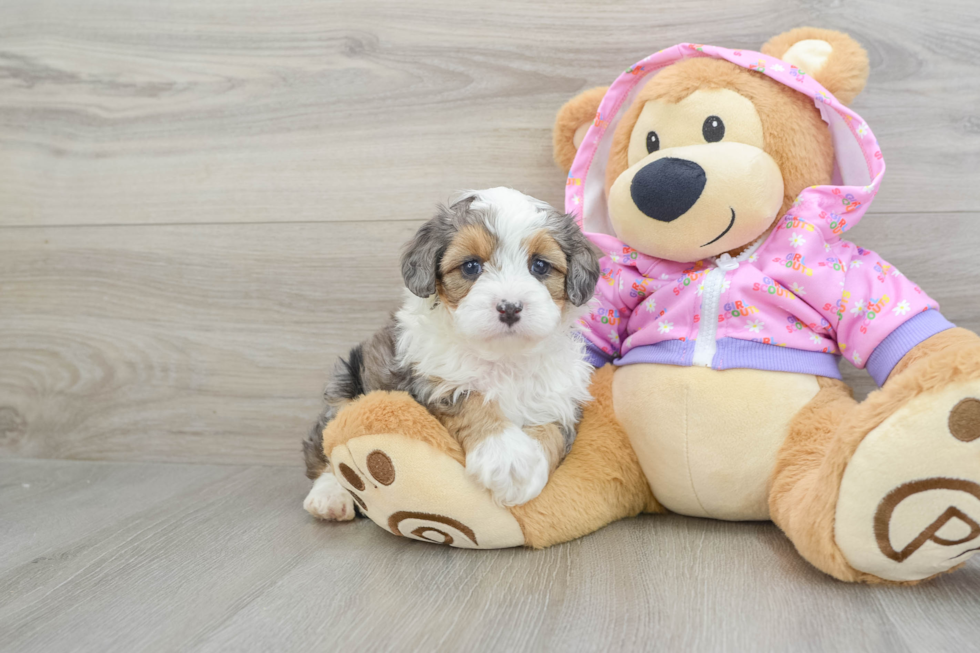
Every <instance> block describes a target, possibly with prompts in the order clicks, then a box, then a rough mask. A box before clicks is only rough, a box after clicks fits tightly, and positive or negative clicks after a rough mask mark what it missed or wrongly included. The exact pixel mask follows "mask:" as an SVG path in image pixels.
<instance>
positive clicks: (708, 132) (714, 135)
mask: <svg viewBox="0 0 980 653" xmlns="http://www.w3.org/2000/svg"><path fill="white" fill-rule="evenodd" d="M701 135H702V136H704V140H706V141H708V142H709V143H717V142H718V141H720V140H721V139H723V138H725V123H723V122H722V121H721V118H719V117H718V116H708V117H707V118H705V119H704V125H702V126H701Z"/></svg>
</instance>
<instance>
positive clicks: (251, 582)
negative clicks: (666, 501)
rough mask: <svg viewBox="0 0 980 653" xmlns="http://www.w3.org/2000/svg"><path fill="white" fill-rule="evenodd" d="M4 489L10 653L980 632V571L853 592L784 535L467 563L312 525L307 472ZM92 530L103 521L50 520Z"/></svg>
mask: <svg viewBox="0 0 980 653" xmlns="http://www.w3.org/2000/svg"><path fill="white" fill-rule="evenodd" d="M202 469H206V470H207V472H208V474H212V475H213V477H212V479H211V481H210V482H207V483H205V484H203V485H202V482H204V481H206V476H202V475H201V470H202ZM0 475H2V477H3V478H5V479H6V478H13V479H15V480H16V481H17V483H16V484H3V485H2V486H0V502H4V504H3V505H4V506H7V505H12V504H20V505H22V506H23V509H22V510H19V511H17V512H16V513H14V514H8V513H7V512H4V513H3V524H4V529H5V534H11V535H13V536H14V538H13V541H15V542H16V545H15V548H16V549H17V552H16V555H15V556H14V562H9V561H8V562H7V563H0V597H3V600H2V601H0V648H2V649H3V650H4V651H12V652H13V651H17V652H21V651H23V652H27V651H31V652H40V651H45V652H46V651H56V650H69V649H70V650H77V651H100V652H108V651H133V650H141V651H173V650H181V651H188V650H196V651H226V650H236V651H269V650H279V651H282V650H318V649H326V650H422V649H426V650H446V651H448V650H474V651H540V650H563V651H564V650H568V651H596V650H624V651H639V650H644V651H649V650H664V651H676V650H698V651H721V650H754V651H779V650H782V651H785V650H801V651H827V650H866V651H897V650H969V649H970V648H971V647H972V643H973V642H975V641H976V639H977V637H978V636H980V627H978V625H977V623H976V620H975V619H972V618H970V616H971V615H974V614H976V611H977V610H978V609H980V594H978V593H977V592H976V591H975V589H976V585H977V583H978V582H980V564H978V562H977V561H971V562H970V563H969V564H968V565H967V567H966V568H964V569H962V570H960V571H959V572H957V573H955V574H951V575H948V576H944V577H942V578H939V579H937V580H935V581H933V582H930V583H927V584H925V585H921V586H917V587H873V586H858V585H848V584H844V583H840V582H837V581H834V580H832V579H830V578H829V577H827V576H824V575H823V574H821V573H820V572H818V571H816V570H815V569H813V568H812V567H810V566H809V565H808V564H806V563H805V562H804V561H803V560H802V559H801V558H800V557H799V556H798V555H797V554H796V552H795V551H794V550H793V548H792V546H791V544H790V543H789V542H788V541H787V540H786V539H785V538H784V537H783V536H782V535H781V534H780V533H779V531H778V530H777V529H776V528H775V527H774V526H772V525H771V524H761V523H741V524H736V523H726V522H720V521H713V520H701V519H692V518H685V517H679V516H671V517H659V516H656V517H655V516H645V517H641V518H637V519H631V520H626V521H623V522H619V523H617V524H614V525H612V526H610V527H608V528H606V529H603V530H601V531H599V532H597V533H594V534H592V535H590V536H587V537H585V538H582V539H580V540H577V541H575V542H570V543H568V544H565V545H561V546H558V547H554V548H552V549H548V550H545V551H528V550H522V549H516V550H515V549H511V550H502V551H464V550H457V549H449V548H444V547H438V546H433V545H431V544H426V543H421V542H414V541H410V540H405V539H402V538H396V537H393V536H391V535H389V534H387V533H385V532H383V531H381V530H380V529H379V528H377V527H376V526H374V525H373V524H371V523H370V522H368V521H366V520H358V521H356V522H353V523H346V524H323V523H318V522H315V521H314V520H313V519H312V518H310V517H309V516H308V515H307V514H306V513H305V512H303V511H302V510H301V509H300V507H299V504H300V501H301V499H302V496H303V492H304V490H305V489H306V487H307V481H306V480H305V479H304V478H302V475H301V474H300V471H299V469H298V468H297V467H293V468H288V469H286V468H276V467H264V468H256V467H246V468H243V467H225V468H216V467H206V466H184V465H156V464H129V463H124V464H105V463H88V462H56V461H24V462H21V461H15V462H6V463H0ZM52 476H54V477H58V478H62V479H66V480H67V479H71V480H70V481H69V482H65V483H60V482H59V483H50V482H49V480H48V479H49V478H51V477H52ZM82 479H86V480H90V481H91V485H88V486H87V487H86V488H85V491H86V492H88V493H91V494H92V495H93V496H96V495H99V494H101V495H102V496H103V498H104V502H105V503H106V504H112V503H114V502H116V501H117V500H118V499H117V497H119V496H120V495H122V494H126V495H128V497H129V498H128V499H126V501H129V502H131V505H136V504H137V503H139V501H140V500H142V501H145V502H146V505H145V508H144V509H143V510H137V511H135V512H131V511H128V510H127V511H125V512H123V513H120V514H119V515H118V516H117V519H116V520H115V521H110V522H105V521H104V520H105V518H106V517H107V516H108V514H107V513H106V512H105V511H104V509H103V508H100V507H98V506H97V505H96V503H95V502H86V505H84V506H82V505H74V504H73V503H72V497H73V495H74V494H75V493H76V492H77V491H78V482H79V481H81V480H82ZM189 479H193V481H191V482H188V480H189ZM20 482H29V483H31V486H32V489H37V488H42V487H43V488H44V490H43V491H38V492H37V493H36V494H28V495H23V494H21V493H20ZM168 486H169V487H168ZM161 492H162V493H164V494H166V495H167V496H166V498H160V496H159V495H160V493H161ZM75 513H77V514H75ZM87 516H93V517H94V518H95V521H98V522H99V524H98V525H97V526H94V527H92V528H87V529H81V530H79V531H78V532H72V530H71V529H63V530H58V529H54V530H52V528H51V527H50V526H49V525H48V522H50V521H52V520H77V521H78V522H79V523H81V522H84V520H85V517H87ZM32 533H37V536H36V537H34V539H33V541H31V539H30V537H29V535H30V534H32ZM32 549H36V550H43V551H45V555H44V557H43V559H41V560H38V561H34V562H30V561H28V560H29V557H28V556H25V555H23V553H24V552H25V551H29V550H32Z"/></svg>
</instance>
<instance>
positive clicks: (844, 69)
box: [762, 27, 870, 104]
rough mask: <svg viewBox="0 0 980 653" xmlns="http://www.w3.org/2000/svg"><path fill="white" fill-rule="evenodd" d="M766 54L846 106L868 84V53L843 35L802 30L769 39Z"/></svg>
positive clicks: (816, 30) (825, 30)
mask: <svg viewBox="0 0 980 653" xmlns="http://www.w3.org/2000/svg"><path fill="white" fill-rule="evenodd" d="M762 53H763V54H768V55H770V56H773V57H776V58H777V59H782V60H783V61H785V62H786V63H789V64H792V65H794V66H797V67H799V68H800V69H802V70H803V71H804V72H806V73H807V74H808V75H810V76H811V77H813V78H814V79H815V80H817V81H818V82H820V84H821V85H823V87H824V88H826V89H827V90H828V91H830V92H831V93H833V94H834V97H836V98H837V99H838V100H840V101H841V102H843V103H844V104H850V103H851V101H852V100H853V99H854V98H855V97H857V95H858V93H860V92H861V91H862V90H863V89H864V85H865V83H866V82H867V81H868V70H869V68H870V66H869V65H868V53H867V52H865V51H864V48H862V47H861V45H860V44H859V43H858V42H857V41H855V40H854V39H852V38H851V37H850V36H848V35H847V34H844V33H843V32H835V31H833V30H829V29H817V28H816V27H798V28H797V29H794V30H790V31H789V32H785V33H783V34H780V35H779V36H774V37H773V38H771V39H769V41H768V42H767V43H766V44H765V45H763V46H762Z"/></svg>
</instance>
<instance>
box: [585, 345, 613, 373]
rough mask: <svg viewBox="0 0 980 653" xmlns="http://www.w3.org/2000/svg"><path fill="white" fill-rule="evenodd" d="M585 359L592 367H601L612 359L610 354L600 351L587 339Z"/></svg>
mask: <svg viewBox="0 0 980 653" xmlns="http://www.w3.org/2000/svg"><path fill="white" fill-rule="evenodd" d="M585 360H587V361H589V365H591V366H592V367H602V366H603V365H605V364H606V363H608V362H609V361H611V360H612V356H610V355H609V354H607V353H606V352H604V351H602V350H601V349H599V348H598V347H596V346H595V345H593V344H592V343H591V342H589V341H588V340H586V341H585Z"/></svg>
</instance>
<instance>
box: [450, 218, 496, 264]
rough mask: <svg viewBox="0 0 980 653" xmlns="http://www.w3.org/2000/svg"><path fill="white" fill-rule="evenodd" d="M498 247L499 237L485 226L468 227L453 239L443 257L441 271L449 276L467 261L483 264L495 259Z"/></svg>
mask: <svg viewBox="0 0 980 653" xmlns="http://www.w3.org/2000/svg"><path fill="white" fill-rule="evenodd" d="M496 247H497V237H496V236H494V235H493V234H492V233H490V232H489V231H488V230H487V228H486V227H485V226H483V225H466V226H465V227H463V228H462V229H460V230H459V231H458V232H457V233H456V235H455V236H454V237H453V240H452V242H451V243H449V247H447V248H446V253H445V254H443V256H442V262H441V263H440V265H439V270H440V271H441V272H442V274H448V273H449V272H451V271H453V270H455V269H456V268H458V267H459V266H461V265H462V264H463V263H465V262H466V261H471V260H473V259H476V260H478V261H480V262H481V263H483V262H485V261H489V260H490V259H491V257H493V251H494V249H496Z"/></svg>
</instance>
